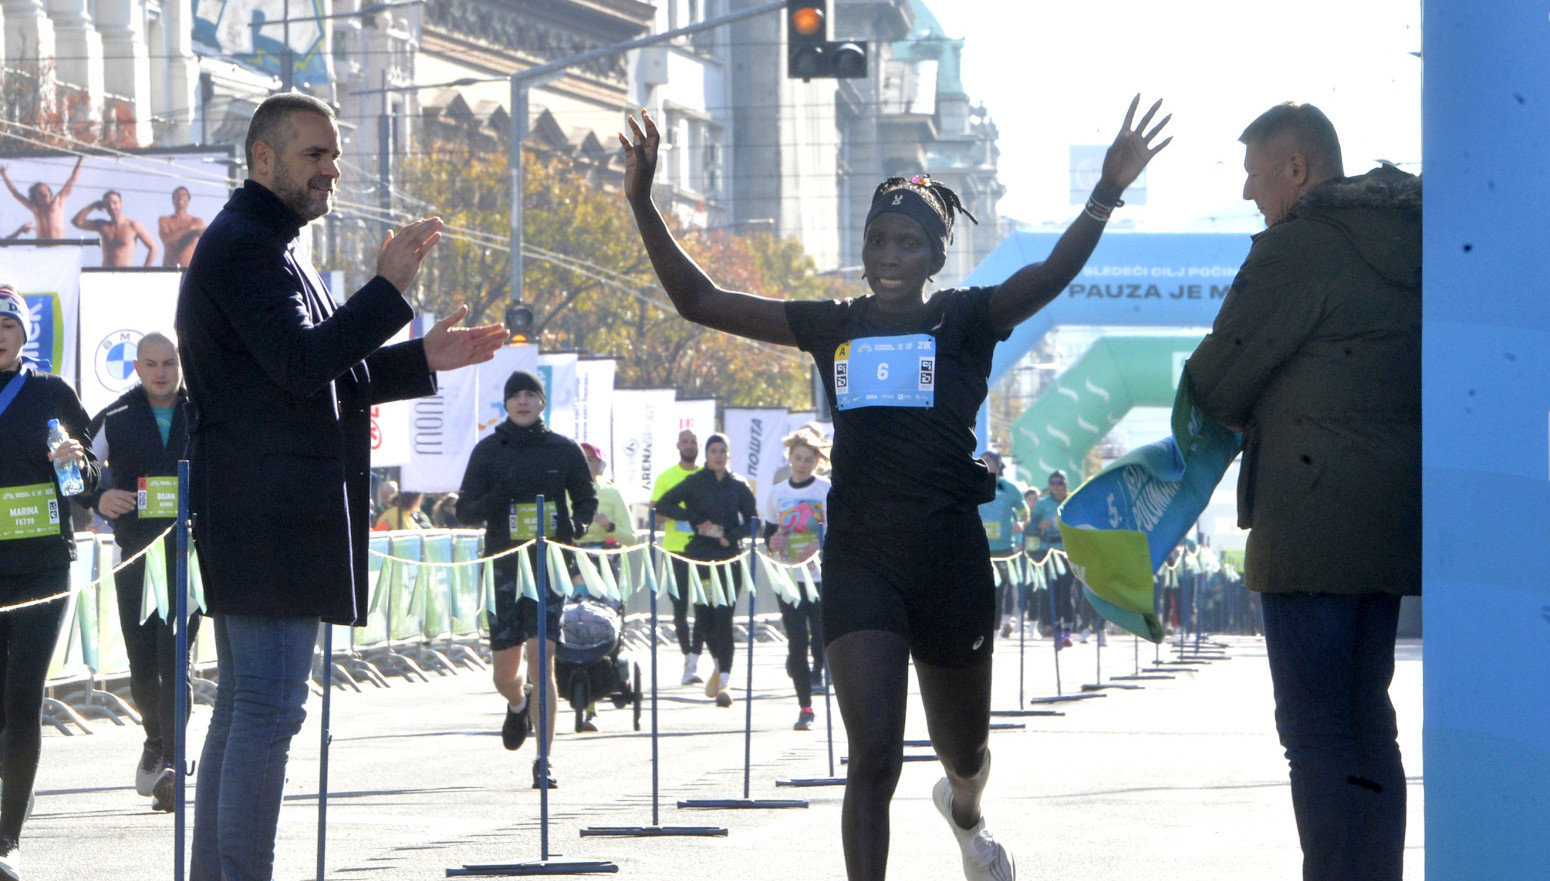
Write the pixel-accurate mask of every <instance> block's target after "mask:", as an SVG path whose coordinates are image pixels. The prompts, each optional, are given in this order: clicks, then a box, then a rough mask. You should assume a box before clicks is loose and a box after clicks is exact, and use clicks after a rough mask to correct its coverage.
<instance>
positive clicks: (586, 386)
mask: <svg viewBox="0 0 1550 881" xmlns="http://www.w3.org/2000/svg"><path fill="white" fill-rule="evenodd" d="M618 366H619V365H618V362H616V361H614V359H612V358H596V359H590V360H584V361H577V362H576V434H575V435H574V437H575V439H576V442H577V443H583V444H592V445H593V446H595V447H597V448H598V449H599V450H602V451H603V455H604V456H608V455H610V454H611V452H612V451H613V447H614V442H613V405H614V374H615V372H616V371H617V370H618ZM612 467H613V463H612V461H610V462H609V468H610V469H611V468H612Z"/></svg>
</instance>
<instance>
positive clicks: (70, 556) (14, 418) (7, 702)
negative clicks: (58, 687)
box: [0, 285, 98, 878]
mask: <svg viewBox="0 0 1550 881" xmlns="http://www.w3.org/2000/svg"><path fill="white" fill-rule="evenodd" d="M31 321H32V315H31V311H30V310H29V309H28V307H27V301H26V300H24V299H22V297H21V295H20V294H19V293H17V292H16V290H15V289H13V288H12V287H10V286H9V285H0V451H3V452H0V609H3V611H0V688H3V689H4V693H3V703H0V707H3V709H0V717H3V721H0V728H3V729H4V735H3V736H0V780H3V781H4V788H3V795H0V875H5V874H7V873H8V875H9V877H12V878H14V877H16V874H17V872H16V870H17V864H18V862H19V854H18V852H17V851H18V845H17V842H18V840H19V839H20V838H21V834H22V824H23V823H24V822H25V821H26V819H27V814H28V813H29V811H28V801H29V799H30V798H31V796H32V781H33V778H34V777H35V776H36V775H37V773H38V752H39V750H40V749H41V747H42V742H43V737H42V731H41V729H40V726H41V725H42V708H43V682H44V680H45V679H46V678H47V676H48V665H49V661H50V660H51V659H52V658H53V656H54V642H55V640H56V639H57V638H58V636H59V625H60V619H61V617H62V616H63V615H64V611H65V600H64V598H63V597H62V596H60V595H61V594H64V593H65V592H67V591H68V590H69V589H70V563H71V562H72V561H74V560H75V529H74V527H73V525H72V524H71V522H70V504H69V500H68V499H67V498H66V497H65V496H64V495H63V494H62V493H60V491H59V484H58V481H57V480H56V479H55V477H54V465H53V461H52V460H53V459H55V458H59V459H62V460H66V461H74V462H75V463H76V464H77V465H78V466H80V469H81V480H82V482H83V483H85V485H86V489H87V490H88V491H90V490H91V489H93V488H95V487H96V485H97V477H98V471H97V459H96V457H95V456H93V455H92V454H91V451H90V450H87V449H85V448H84V447H82V446H81V444H80V442H79V441H78V440H74V439H75V438H80V437H84V436H85V435H84V432H85V430H86V421H87V418H86V411H85V410H84V409H82V408H81V401H80V399H79V398H77V397H76V396H75V391H74V390H73V389H71V388H70V385H69V383H66V382H65V381H64V380H62V379H60V378H59V377H57V376H54V375H52V374H49V373H43V372H41V371H38V370H37V369H35V368H34V367H33V366H32V365H30V364H29V363H27V362H26V361H24V360H23V359H22V346H23V345H25V344H26V342H27V332H28V328H30V327H31ZM50 419H58V420H59V424H60V426H61V427H62V428H64V430H65V432H66V433H67V434H69V436H70V437H71V438H72V440H70V441H67V442H66V443H64V444H62V445H60V447H59V450H58V451H57V452H55V453H51V452H49V449H48V421H49V420H50ZM29 495H30V496H33V498H28V496H29ZM45 597H59V598H57V599H53V600H50V601H48V602H43V603H37V604H35V605H26V606H20V604H23V603H27V602H29V601H33V600H41V599H44V598H45ZM18 606H20V607H19V608H18Z"/></svg>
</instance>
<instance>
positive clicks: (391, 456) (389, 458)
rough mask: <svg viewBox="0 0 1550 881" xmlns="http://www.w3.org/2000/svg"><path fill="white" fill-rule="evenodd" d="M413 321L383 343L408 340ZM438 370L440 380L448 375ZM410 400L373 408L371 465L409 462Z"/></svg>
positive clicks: (380, 466)
mask: <svg viewBox="0 0 1550 881" xmlns="http://www.w3.org/2000/svg"><path fill="white" fill-rule="evenodd" d="M412 327H413V324H412V323H411V324H409V325H405V326H404V328H403V329H402V330H400V331H399V332H398V333H396V334H394V335H393V338H392V339H390V340H388V341H387V342H386V343H384V344H383V345H386V346H392V345H396V344H398V343H402V342H408V340H409V331H410V329H411V328H412ZM447 375H448V374H447V373H442V374H439V375H438V377H437V382H438V383H440V382H441V381H443V380H444V379H445V378H446V377H447ZM410 403H411V402H410V401H388V402H387V403H385V404H377V405H375V406H373V407H372V408H371V467H373V468H388V467H391V466H393V465H407V464H409V405H410Z"/></svg>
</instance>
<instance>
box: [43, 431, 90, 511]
mask: <svg viewBox="0 0 1550 881" xmlns="http://www.w3.org/2000/svg"><path fill="white" fill-rule="evenodd" d="M69 439H70V435H68V434H65V430H64V429H63V428H60V427H59V420H58V419H50V420H49V421H48V449H49V452H53V451H54V450H55V448H57V447H58V446H59V445H60V444H62V443H64V442H65V441H67V440H69ZM54 474H56V475H58V477H59V491H60V493H62V494H64V495H67V496H75V495H80V494H81V493H82V492H85V490H86V484H84V483H82V482H81V469H80V468H78V467H76V464H75V463H74V462H61V461H59V460H57V459H56V460H55V461H54Z"/></svg>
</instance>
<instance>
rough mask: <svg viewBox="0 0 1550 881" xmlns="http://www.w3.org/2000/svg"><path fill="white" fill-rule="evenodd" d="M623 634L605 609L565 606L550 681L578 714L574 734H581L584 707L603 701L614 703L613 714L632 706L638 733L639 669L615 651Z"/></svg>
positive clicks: (592, 603) (577, 603)
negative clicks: (561, 691) (577, 732)
mask: <svg viewBox="0 0 1550 881" xmlns="http://www.w3.org/2000/svg"><path fill="white" fill-rule="evenodd" d="M623 629H624V620H623V618H622V617H621V616H620V614H619V611H618V610H617V609H615V608H614V607H613V606H611V605H609V604H608V603H605V602H603V601H601V600H596V599H592V598H590V597H580V598H577V599H573V600H570V601H568V602H567V603H566V604H565V610H564V612H563V613H562V614H561V616H560V642H559V647H558V648H557V649H556V650H555V653H554V678H555V682H556V683H557V684H558V686H559V688H560V689H562V690H563V692H564V694H565V696H566V697H567V698H569V699H570V705H571V709H572V710H574V711H575V712H576V730H577V731H581V730H583V728H582V726H583V724H584V723H585V722H586V720H587V707H589V706H591V705H592V702H593V701H597V700H602V699H603V698H608V699H610V700H612V701H613V703H614V707H615V708H616V709H621V710H622V709H624V707H625V706H627V705H631V704H633V705H634V707H635V730H636V731H639V730H640V708H641V676H640V664H637V663H633V662H632V661H631V660H630V659H629V657H628V656H627V655H623V654H621V653H620V651H619V646H620V635H621V634H622V632H623Z"/></svg>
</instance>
